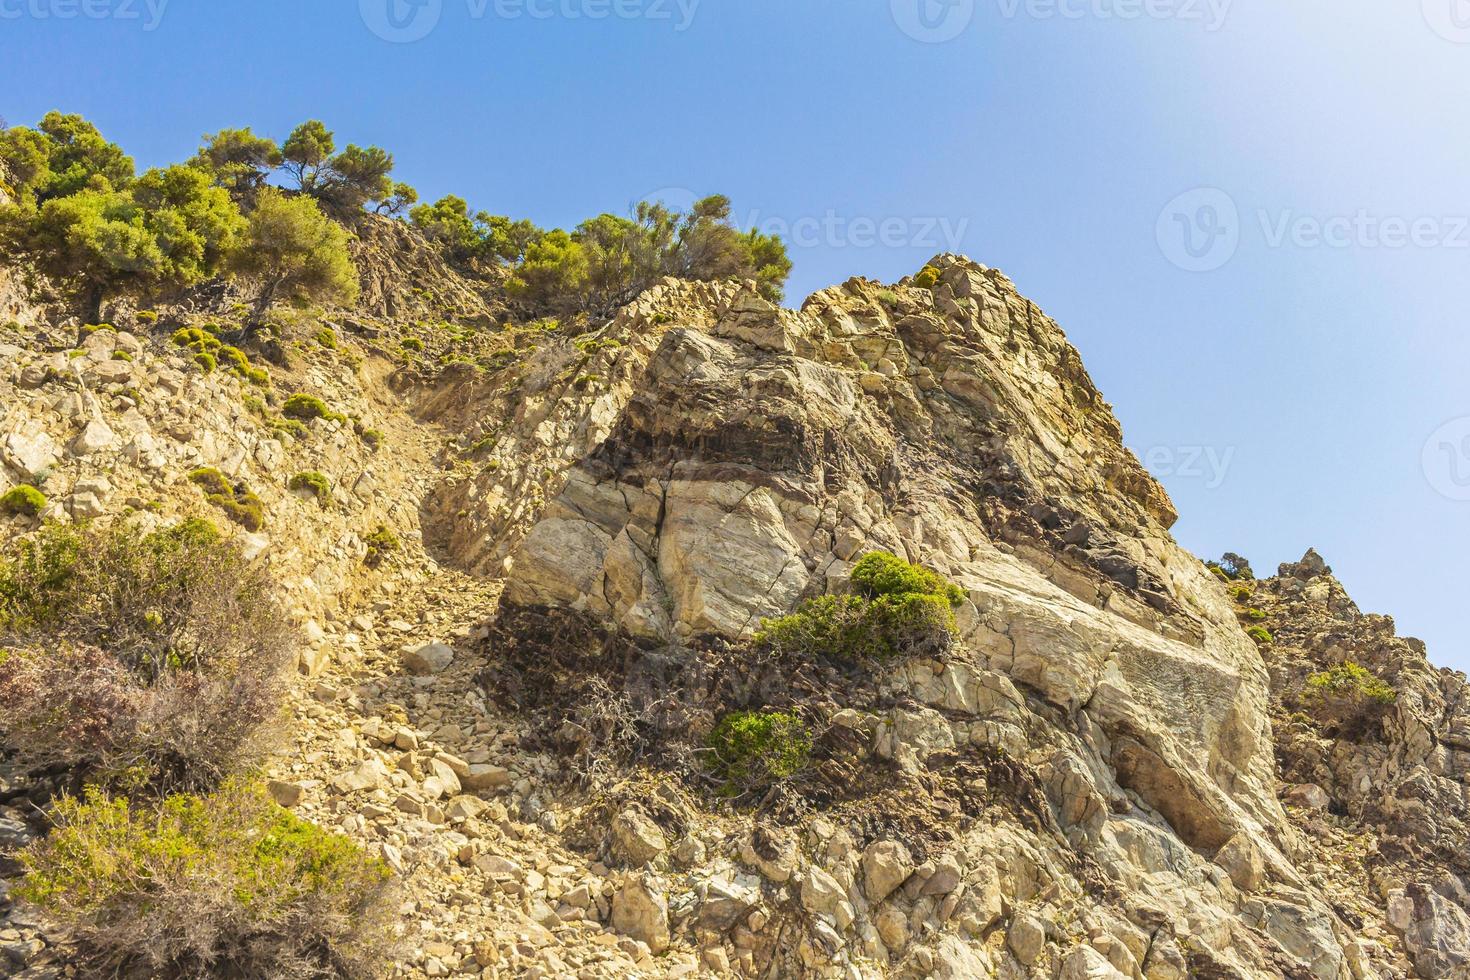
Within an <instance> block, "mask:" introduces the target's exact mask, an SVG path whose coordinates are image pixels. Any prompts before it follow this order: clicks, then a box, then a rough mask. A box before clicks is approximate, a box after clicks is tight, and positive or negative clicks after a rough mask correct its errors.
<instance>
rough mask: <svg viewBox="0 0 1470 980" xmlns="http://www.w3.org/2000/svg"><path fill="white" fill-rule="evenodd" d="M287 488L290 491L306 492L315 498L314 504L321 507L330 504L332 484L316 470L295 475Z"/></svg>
mask: <svg viewBox="0 0 1470 980" xmlns="http://www.w3.org/2000/svg"><path fill="white" fill-rule="evenodd" d="M288 486H289V487H290V488H291V489H292V490H308V491H310V492H311V495H312V496H314V497H315V498H316V502H317V503H318V504H320V505H322V506H323V507H325V506H327V505H328V504H330V503H331V502H332V484H331V483H330V482H329V481H328V480H327V478H326V476H324V475H323V474H321V473H318V472H317V471H316V470H307V471H306V472H305V473H297V474H296V475H295V476H293V477H291V482H290V483H289V484H288Z"/></svg>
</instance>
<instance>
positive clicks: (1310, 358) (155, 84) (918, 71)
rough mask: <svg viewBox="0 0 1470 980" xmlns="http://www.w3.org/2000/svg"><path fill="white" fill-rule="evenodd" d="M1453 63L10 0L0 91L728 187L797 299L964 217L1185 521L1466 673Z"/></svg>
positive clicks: (1095, 38) (1243, 0)
mask: <svg viewBox="0 0 1470 980" xmlns="http://www.w3.org/2000/svg"><path fill="white" fill-rule="evenodd" d="M389 3H392V4H394V5H396V6H395V9H394V10H390V9H389V8H388V7H387V4H389ZM920 4H923V7H922V8H921V7H920ZM394 14H396V16H390V15H394ZM419 35H422V36H419ZM1466 91H1470V4H1467V3H1466V0H1422V2H1421V0H1403V2H1398V3H1393V4H1383V3H1369V2H1367V0H1352V2H1349V3H1342V2H1341V0H1336V2H1332V3H1329V2H1325V0H1293V2H1292V3H1290V4H1281V3H1269V4H1268V3H1262V2H1260V0H414V5H410V4H408V3H406V2H405V0H362V2H361V3H358V2H354V0H314V2H302V0H294V2H283V0H252V2H248V3H247V2H243V0H233V2H229V0H210V2H207V3H206V2H205V0H167V2H164V0H0V114H3V115H4V116H5V117H6V118H7V119H8V120H9V121H10V122H12V123H31V122H34V121H35V120H36V119H38V118H39V117H40V115H41V114H42V113H44V112H45V111H46V110H48V109H51V108H60V109H64V110H67V111H74V112H81V113H84V114H86V115H87V116H89V117H90V118H92V119H93V120H95V121H96V122H97V123H98V124H99V125H100V126H102V127H103V129H104V131H105V132H106V133H107V134H108V135H109V136H111V137H112V138H114V139H117V140H119V141H120V142H122V143H123V144H124V145H125V146H126V147H127V148H128V149H129V150H130V151H131V152H133V153H134V155H135V156H136V157H137V159H138V161H139V163H140V164H141V165H144V166H147V165H152V164H157V163H161V162H166V161H171V160H176V159H179V158H182V157H184V156H187V155H189V154H190V153H191V152H192V151H193V149H194V148H195V147H196V145H197V143H198V137H199V135H200V134H202V133H204V132H206V131H213V130H216V129H218V128H221V127H224V126H240V125H250V126H253V127H254V128H256V129H257V130H258V131H264V132H269V133H272V134H275V135H277V136H284V135H285V133H286V132H287V131H288V130H289V129H290V127H291V126H292V125H294V124H295V123H297V122H299V121H300V120H302V119H305V118H308V117H318V118H321V119H323V120H325V121H326V122H327V123H328V124H329V125H330V126H331V127H333V128H334V129H335V130H336V131H337V133H338V137H339V141H341V142H346V141H349V140H350V141H354V142H359V143H378V144H381V145H383V146H384V147H386V148H388V149H389V150H391V151H392V152H393V153H394V154H395V156H396V158H397V161H398V173H399V176H401V177H403V178H404V179H407V180H409V181H411V182H412V183H414V184H415V185H416V186H418V187H419V189H420V191H421V192H422V193H423V194H424V195H425V196H426V197H430V198H433V197H437V196H438V195H440V194H443V193H448V192H454V193H458V194H461V195H463V196H465V197H467V198H469V199H470V200H471V202H472V203H474V204H475V205H476V206H477V207H484V208H487V209H489V210H492V211H495V212H498V213H506V214H511V215H516V216H526V217H531V218H533V219H535V220H537V221H538V222H540V223H542V224H562V225H567V224H571V223H574V222H576V221H577V220H579V219H580V218H582V217H585V216H587V215H590V214H593V213H596V212H600V211H605V210H612V211H623V210H625V209H626V208H627V207H628V206H629V205H630V204H631V203H632V202H633V201H636V200H638V199H640V198H642V197H645V196H647V195H649V194H651V193H654V192H656V191H666V192H668V191H669V189H683V190H684V191H685V192H687V193H689V194H693V193H700V194H703V193H708V192H712V191H720V192H723V193H726V194H729V195H731V196H732V197H733V198H734V201H735V209H736V212H737V214H738V215H739V216H740V217H742V218H746V219H749V220H752V221H757V222H760V223H762V224H766V225H768V226H769V227H771V228H774V229H777V230H780V229H782V228H784V229H787V230H789V231H790V232H791V233H792V234H793V236H799V237H800V239H801V242H800V244H799V245H797V246H796V247H794V248H793V250H792V252H793V258H794V259H795V262H796V270H795V273H794V275H793V277H792V282H791V288H790V291H789V295H790V298H791V299H792V301H793V302H799V301H800V299H801V298H802V297H803V296H805V295H806V294H807V293H808V292H810V291H812V290H814V289H816V288H819V287H821V286H823V285H827V284H831V283H835V282H840V281H842V280H843V279H845V278H847V277H848V276H850V275H858V274H861V275H867V276H872V277H875V278H880V279H885V280H893V279H897V278H898V277H900V276H902V275H905V274H907V273H910V272H912V271H914V270H916V269H917V268H918V267H919V266H921V265H922V264H923V262H924V260H925V259H927V258H928V257H929V256H930V255H932V254H934V253H936V252H938V251H941V250H944V249H946V248H948V247H950V245H951V244H954V245H956V246H957V247H958V249H959V250H961V251H963V252H965V253H967V254H969V255H971V256H972V257H974V258H976V259H978V260H980V261H982V262H985V263H987V264H990V265H993V266H996V267H998V268H1001V269H1003V270H1005V271H1006V272H1007V273H1008V274H1009V275H1010V276H1011V277H1012V278H1013V279H1014V280H1015V281H1016V283H1017V284H1018V286H1019V287H1020V288H1021V289H1022V291H1023V292H1025V293H1026V294H1027V295H1029V296H1030V297H1031V298H1032V299H1034V300H1035V301H1036V302H1037V303H1038V304H1040V305H1041V306H1042V307H1043V308H1044V309H1045V310H1046V311H1047V312H1048V313H1050V314H1051V315H1052V316H1054V317H1056V318H1057V319H1058V320H1059V321H1060V322H1061V323H1062V325H1063V327H1064V328H1065V329H1066V330H1067V332H1068V334H1069V336H1070V337H1071V339H1072V341H1073V342H1074V343H1075V344H1076V345H1077V347H1078V348H1079V349H1080V350H1081V351H1082V353H1083V356H1084V358H1085V360H1086V362H1087V365H1088V367H1089V369H1090V370H1091V371H1092V373H1093V376H1094V378H1095V379H1096V380H1097V382H1098V384H1099V386H1100V387H1101V388H1102V389H1103V391H1104V393H1105V394H1106V395H1107V397H1108V399H1109V400H1110V401H1111V402H1112V403H1113V405H1114V406H1115V410H1116V412H1117V414H1118V416H1119V417H1120V418H1121V419H1122V421H1123V424H1124V430H1125V433H1126V439H1127V442H1128V444H1129V445H1130V446H1131V447H1133V448H1134V449H1135V450H1136V451H1137V452H1138V453H1139V455H1140V456H1141V457H1143V458H1144V459H1145V461H1146V462H1147V463H1149V464H1150V465H1151V468H1152V469H1154V471H1155V473H1156V474H1157V475H1158V476H1160V478H1161V479H1162V480H1163V481H1164V483H1165V485H1166V486H1167V487H1168V488H1169V490H1170V492H1171V493H1172V494H1173V496H1174V498H1175V501H1176V503H1177V504H1178V506H1179V509H1180V512H1181V514H1182V517H1181V520H1180V522H1179V524H1178V526H1177V527H1176V529H1175V533H1176V534H1177V536H1178V537H1179V538H1180V540H1181V541H1182V542H1183V543H1184V544H1185V545H1186V546H1187V547H1189V548H1191V549H1192V550H1194V551H1196V552H1197V553H1199V554H1201V555H1206V556H1208V555H1218V554H1219V553H1221V552H1223V551H1226V550H1234V551H1239V552H1241V553H1243V554H1245V555H1247V556H1248V557H1250V558H1251V559H1252V560H1253V561H1254V563H1255V564H1256V567H1257V569H1258V570H1267V569H1272V568H1274V567H1275V565H1276V563H1278V562H1280V561H1285V560H1294V559H1296V558H1297V557H1299V556H1300V555H1301V553H1302V552H1303V551H1305V549H1306V548H1307V547H1308V546H1315V547H1317V548H1318V550H1320V551H1321V552H1322V553H1323V555H1324V556H1325V557H1326V558H1327V560H1328V561H1329V562H1331V563H1332V564H1333V565H1334V567H1335V568H1336V570H1337V572H1338V573H1339V575H1340V576H1341V577H1342V578H1343V579H1344V580H1345V581H1346V583H1347V584H1348V587H1349V588H1350V590H1351V591H1352V592H1353V594H1354V595H1355V597H1356V598H1357V599H1358V601H1359V603H1360V604H1361V605H1362V606H1363V607H1364V608H1365V609H1369V610H1373V611H1380V612H1388V613H1391V614H1393V615H1394V616H1395V617H1396V618H1397V620H1398V622H1399V626H1400V631H1401V632H1404V633H1408V634H1412V635H1418V636H1421V637H1423V638H1424V639H1425V640H1426V641H1428V642H1429V644H1430V654H1431V657H1432V659H1434V660H1435V661H1436V662H1438V663H1440V664H1443V665H1447V666H1453V667H1457V668H1460V669H1465V668H1467V667H1470V642H1467V640H1466V637H1467V633H1470V629H1467V627H1470V602H1467V601H1466V597H1465V596H1464V585H1465V583H1464V577H1463V572H1462V552H1463V550H1464V547H1465V543H1466V541H1467V538H1470V535H1467V531H1470V384H1467V379H1466V369H1467V365H1470V331H1467V330H1466V329H1465V327H1466V318H1467V316H1466V311H1467V309H1470V275H1467V263H1470V227H1467V226H1466V221H1465V219H1466V216H1467V215H1470V195H1467V194H1466V186H1467V184H1466V174H1467V173H1470V127H1467V126H1466V125H1465V121H1464V111H1463V97H1464V93H1465V92H1466ZM668 196H671V197H677V196H678V192H677V191H675V192H672V193H670V194H668Z"/></svg>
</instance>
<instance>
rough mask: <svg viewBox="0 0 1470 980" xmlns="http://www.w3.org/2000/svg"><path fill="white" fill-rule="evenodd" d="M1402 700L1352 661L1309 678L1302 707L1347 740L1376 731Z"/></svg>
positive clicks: (1392, 689)
mask: <svg viewBox="0 0 1470 980" xmlns="http://www.w3.org/2000/svg"><path fill="white" fill-rule="evenodd" d="M1398 698H1399V695H1398V691H1396V690H1394V688H1393V686H1392V685H1390V684H1388V683H1387V682H1386V681H1384V680H1383V679H1382V678H1380V677H1379V676H1378V675H1377V674H1375V673H1373V672H1372V671H1371V670H1369V669H1368V668H1366V667H1364V666H1362V665H1361V664H1358V663H1354V662H1353V661H1351V660H1344V661H1343V662H1342V663H1340V664H1338V665H1337V666H1335V667H1330V668H1328V669H1327V670H1322V671H1317V672H1316V673H1314V674H1311V675H1309V676H1308V677H1307V679H1306V683H1305V684H1304V685H1303V687H1302V703H1303V706H1304V707H1305V708H1306V709H1307V712H1308V713H1309V714H1310V715H1311V716H1312V718H1313V720H1314V721H1316V722H1317V723H1318V724H1320V725H1321V726H1323V727H1324V728H1326V729H1327V730H1328V732H1329V733H1331V734H1335V735H1338V736H1341V737H1345V738H1357V737H1358V736H1359V735H1361V734H1363V733H1365V732H1368V731H1371V730H1372V729H1374V728H1375V727H1376V726H1377V724H1378V723H1379V722H1380V720H1381V719H1382V718H1383V717H1384V715H1386V714H1387V713H1388V710H1389V709H1390V708H1392V707H1393V705H1394V704H1396V703H1397V702H1398Z"/></svg>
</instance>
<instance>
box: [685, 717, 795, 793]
mask: <svg viewBox="0 0 1470 980" xmlns="http://www.w3.org/2000/svg"><path fill="white" fill-rule="evenodd" d="M706 745H707V747H708V748H709V766H710V769H711V770H712V771H713V772H714V773H715V775H716V776H717V778H719V779H720V780H722V781H723V783H724V786H723V792H724V793H725V794H726V795H727V796H741V795H744V794H746V793H751V792H757V791H762V790H765V789H768V788H770V786H771V785H772V784H774V783H776V782H778V781H780V780H783V779H789V778H790V777H792V776H794V775H796V774H797V773H798V772H801V770H803V769H805V768H806V766H807V764H808V762H810V761H811V753H812V737H811V732H810V730H809V729H808V728H807V726H806V723H805V722H803V721H802V720H801V719H800V718H799V717H797V716H796V715H795V714H791V713H788V712H782V711H736V712H732V713H731V714H728V715H726V716H725V717H724V718H721V719H720V722H719V724H717V725H715V727H714V730H713V731H711V732H710V735H709V738H708V740H707V742H706Z"/></svg>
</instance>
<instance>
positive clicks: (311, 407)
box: [281, 392, 347, 425]
mask: <svg viewBox="0 0 1470 980" xmlns="http://www.w3.org/2000/svg"><path fill="white" fill-rule="evenodd" d="M281 414H283V415H285V416H286V417H287V418H289V419H297V420H299V421H302V422H309V421H311V420H312V419H323V420H325V421H328V422H341V423H343V424H344V425H345V424H346V423H347V416H345V415H342V414H341V413H339V412H334V411H332V410H331V409H330V408H328V407H327V403H326V402H324V401H322V400H321V399H320V398H318V397H316V396H315V395H307V394H303V393H300V392H298V393H296V394H294V395H292V396H291V397H290V398H287V399H286V404H285V405H283V406H282V407H281Z"/></svg>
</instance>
